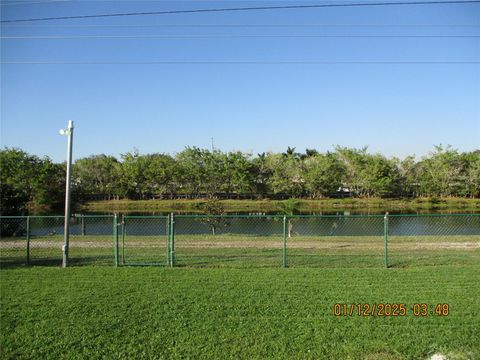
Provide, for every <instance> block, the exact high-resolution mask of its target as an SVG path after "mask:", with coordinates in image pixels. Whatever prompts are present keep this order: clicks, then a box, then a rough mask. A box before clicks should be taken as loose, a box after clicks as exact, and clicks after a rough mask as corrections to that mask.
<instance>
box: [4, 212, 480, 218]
mask: <svg viewBox="0 0 480 360" xmlns="http://www.w3.org/2000/svg"><path fill="white" fill-rule="evenodd" d="M114 216H115V215H80V216H78V215H77V216H72V218H77V219H79V218H99V219H100V218H103V219H113V218H114ZM169 216H170V215H123V216H122V217H123V218H125V219H167V218H168V217H169ZM173 216H174V217H175V218H180V219H181V218H185V219H198V218H232V219H272V218H276V219H278V218H283V217H286V218H288V219H309V218H310V219H315V218H383V217H384V216H385V214H375V215H367V214H364V215H362V214H358V215H282V214H272V215H259V214H252V215H244V214H241V215H230V214H223V215H212V214H191V215H185V214H179V215H177V214H173ZM388 216H389V217H392V218H395V217H398V218H402V217H480V213H475V214H388ZM26 218H30V219H43V218H50V219H63V218H64V216H63V215H0V220H2V219H26Z"/></svg>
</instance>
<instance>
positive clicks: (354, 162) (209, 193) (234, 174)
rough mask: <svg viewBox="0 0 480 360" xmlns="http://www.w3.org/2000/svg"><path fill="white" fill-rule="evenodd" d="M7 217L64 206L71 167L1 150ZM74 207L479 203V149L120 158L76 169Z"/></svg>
mask: <svg viewBox="0 0 480 360" xmlns="http://www.w3.org/2000/svg"><path fill="white" fill-rule="evenodd" d="M0 170H1V176H0V180H1V209H2V214H18V213H22V212H24V211H25V210H26V209H29V208H30V209H46V210H49V209H50V210H51V209H55V208H56V207H59V206H61V204H62V202H63V196H64V187H65V180H64V177H65V164H57V163H54V162H52V161H51V160H50V159H49V158H48V157H45V158H39V157H37V156H35V155H30V154H27V153H26V152H24V151H22V150H20V149H10V148H6V149H3V150H0ZM73 184H74V186H73V189H74V200H76V201H77V202H78V201H84V200H91V199H103V200H113V199H116V200H118V199H132V200H147V199H175V198H212V199H213V198H217V197H220V198H227V199H229V198H230V199H235V198H241V199H245V198H251V199H268V198H282V199H283V198H304V199H322V198H329V197H343V196H349V197H354V198H371V197H379V198H419V197H439V198H445V197H463V198H478V197H480V150H475V151H472V152H464V153H462V152H459V151H457V150H455V149H452V148H451V147H442V146H436V147H435V148H434V150H433V151H432V152H431V153H430V154H429V155H428V156H426V157H424V158H422V159H420V160H418V161H416V160H415V158H414V157H413V156H409V157H407V158H405V159H403V160H401V159H397V158H387V157H385V156H383V155H381V154H371V153H368V152H367V148H363V149H351V148H345V147H336V148H335V150H334V151H333V152H327V153H319V152H317V151H316V150H311V149H307V150H306V151H305V153H299V152H296V151H295V148H290V147H289V148H288V149H287V151H286V152H284V153H262V154H258V155H257V156H252V155H251V154H246V153H242V152H238V151H237V152H221V151H219V150H213V151H210V150H206V149H199V148H196V147H187V148H186V149H185V150H183V151H181V152H180V153H178V154H176V155H174V156H172V155H168V154H158V153H155V154H147V155H142V154H139V153H138V152H136V151H133V152H128V153H126V154H123V155H121V157H120V159H117V158H115V157H113V156H107V155H103V154H102V155H92V156H90V157H87V158H83V159H79V160H77V161H76V162H75V164H74V169H73Z"/></svg>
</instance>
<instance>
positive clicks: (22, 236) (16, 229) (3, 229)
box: [0, 216, 28, 267]
mask: <svg viewBox="0 0 480 360" xmlns="http://www.w3.org/2000/svg"><path fill="white" fill-rule="evenodd" d="M27 227H28V222H27V218H26V217H14V216H12V217H10V216H5V217H0V266H2V267H9V266H17V265H22V264H26V263H27V258H28V246H27V233H28V231H27V230H28V229H27Z"/></svg>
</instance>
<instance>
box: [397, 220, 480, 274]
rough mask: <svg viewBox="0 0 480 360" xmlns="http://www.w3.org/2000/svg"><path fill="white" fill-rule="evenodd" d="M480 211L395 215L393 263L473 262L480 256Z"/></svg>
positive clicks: (466, 263)
mask: <svg viewBox="0 0 480 360" xmlns="http://www.w3.org/2000/svg"><path fill="white" fill-rule="evenodd" d="M479 252H480V214H471V215H391V216H389V217H388V264H389V266H391V267H410V266H429V265H447V264H448V265H454V264H458V265H469V264H475V263H478V261H479V260H480V256H479V255H480V254H479Z"/></svg>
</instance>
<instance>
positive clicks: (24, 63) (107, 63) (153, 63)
mask: <svg viewBox="0 0 480 360" xmlns="http://www.w3.org/2000/svg"><path fill="white" fill-rule="evenodd" d="M0 64H2V65H3V64H6V65H466V64H470V65H476V64H480V61H1V62H0Z"/></svg>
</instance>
